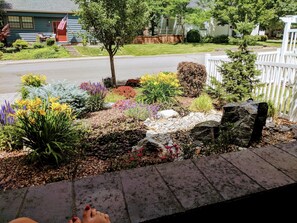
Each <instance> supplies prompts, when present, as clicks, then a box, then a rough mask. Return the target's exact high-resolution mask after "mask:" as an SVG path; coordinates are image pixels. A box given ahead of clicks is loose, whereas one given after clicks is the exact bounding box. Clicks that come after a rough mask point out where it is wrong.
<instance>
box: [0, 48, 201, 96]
mask: <svg viewBox="0 0 297 223" xmlns="http://www.w3.org/2000/svg"><path fill="white" fill-rule="evenodd" d="M204 55H205V53H201V54H188V55H166V56H146V57H116V58H115V66H116V77H117V80H118V81H121V80H127V79H129V78H137V77H140V76H142V75H143V74H153V73H158V72H160V71H174V72H175V71H176V69H177V65H178V63H179V62H182V61H193V62H197V63H202V64H204ZM27 73H34V74H44V75H46V76H47V81H48V83H51V82H53V81H57V80H61V81H62V80H67V81H70V82H73V83H77V84H80V83H81V82H84V81H92V82H94V81H102V78H106V77H110V76H111V75H110V65H109V58H106V57H104V58H99V59H98V58H89V59H80V58H75V59H71V58H70V59H69V60H67V61H65V60H58V59H57V60H55V61H42V62H40V61H38V62H24V61H22V62H16V63H8V62H5V61H4V62H1V63H0V94H4V93H14V92H17V91H18V89H19V86H20V83H21V82H20V76H22V75H24V74H27Z"/></svg>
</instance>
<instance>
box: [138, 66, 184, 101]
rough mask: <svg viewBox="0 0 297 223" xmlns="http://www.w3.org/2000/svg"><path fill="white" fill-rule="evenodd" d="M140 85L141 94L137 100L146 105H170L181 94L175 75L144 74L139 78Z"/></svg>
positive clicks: (163, 73)
mask: <svg viewBox="0 0 297 223" xmlns="http://www.w3.org/2000/svg"><path fill="white" fill-rule="evenodd" d="M140 84H141V87H142V88H143V94H142V95H140V96H139V97H138V99H139V100H140V101H142V102H144V103H148V104H153V103H171V102H173V101H175V96H178V95H181V94H182V91H181V87H180V83H179V80H178V78H177V74H176V73H167V72H161V73H159V74H153V75H150V74H146V75H144V76H142V77H141V78H140Z"/></svg>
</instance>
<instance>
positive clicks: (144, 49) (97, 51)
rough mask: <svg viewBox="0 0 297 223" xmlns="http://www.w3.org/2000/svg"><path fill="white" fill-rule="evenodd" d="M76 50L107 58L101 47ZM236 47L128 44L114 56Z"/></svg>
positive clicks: (230, 46) (268, 42)
mask: <svg viewBox="0 0 297 223" xmlns="http://www.w3.org/2000/svg"><path fill="white" fill-rule="evenodd" d="M258 45H259V46H273V47H280V46H281V42H273V41H267V42H258ZM75 48H76V50H77V51H78V52H79V53H80V54H81V55H83V56H107V55H108V54H107V52H106V51H105V50H102V48H101V47H99V46H98V47H83V46H76V47H75ZM236 48H237V46H235V45H229V44H214V43H197V44H190V43H186V44H128V45H125V46H124V47H122V48H120V50H119V51H118V52H117V54H116V55H132V56H151V55H162V54H190V53H201V52H213V51H216V50H223V51H224V50H226V49H236Z"/></svg>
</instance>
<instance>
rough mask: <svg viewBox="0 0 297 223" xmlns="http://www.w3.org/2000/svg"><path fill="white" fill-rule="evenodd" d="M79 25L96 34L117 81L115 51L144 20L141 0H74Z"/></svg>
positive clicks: (113, 81) (141, 25)
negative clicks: (107, 55)
mask: <svg viewBox="0 0 297 223" xmlns="http://www.w3.org/2000/svg"><path fill="white" fill-rule="evenodd" d="M75 2H76V3H77V4H78V5H79V9H78V12H77V14H78V16H79V21H80V23H81V24H82V27H83V28H84V29H85V30H87V31H88V32H90V34H91V35H93V36H94V37H95V38H97V39H98V40H99V41H100V42H101V43H102V44H103V47H104V48H105V49H106V51H107V52H108V54H109V58H110V68H111V76H112V84H113V85H114V86H115V85H116V74H115V66H114V55H115V54H116V53H117V51H118V49H119V48H120V47H121V46H123V45H124V44H125V43H128V42H130V41H131V40H132V39H133V38H134V37H135V36H136V35H137V32H139V31H140V30H143V28H144V26H145V24H146V23H147V12H148V7H147V3H146V2H145V1H143V0H89V1H86V0H75Z"/></svg>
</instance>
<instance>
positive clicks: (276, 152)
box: [252, 146, 297, 181]
mask: <svg viewBox="0 0 297 223" xmlns="http://www.w3.org/2000/svg"><path fill="white" fill-rule="evenodd" d="M252 151H253V152H254V153H256V154H257V155H259V156H260V157H262V158H263V159H264V160H266V161H267V162H269V163H270V164H271V165H273V166H275V167H276V168H277V169H279V170H281V171H282V172H283V173H285V174H286V175H288V176H289V177H291V178H292V179H293V180H295V181H297V158H296V157H295V156H293V155H290V154H289V153H287V152H284V151H283V150H281V149H278V148H276V147H274V146H267V147H263V148H257V149H253V150H252Z"/></svg>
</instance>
